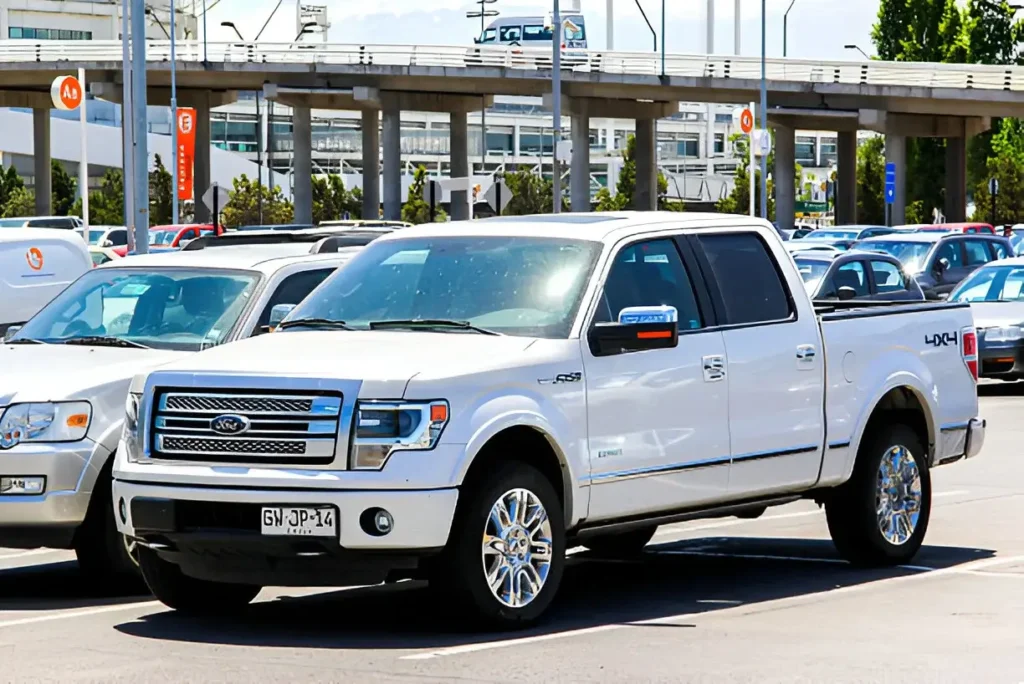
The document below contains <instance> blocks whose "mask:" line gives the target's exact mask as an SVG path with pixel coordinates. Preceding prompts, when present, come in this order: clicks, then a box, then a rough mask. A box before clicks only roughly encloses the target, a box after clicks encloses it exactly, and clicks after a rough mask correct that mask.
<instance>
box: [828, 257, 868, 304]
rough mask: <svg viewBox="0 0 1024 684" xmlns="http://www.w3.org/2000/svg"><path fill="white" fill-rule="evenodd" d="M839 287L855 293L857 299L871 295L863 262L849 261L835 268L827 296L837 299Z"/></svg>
mask: <svg viewBox="0 0 1024 684" xmlns="http://www.w3.org/2000/svg"><path fill="white" fill-rule="evenodd" d="M841 287H849V288H852V289H853V291H854V292H856V293H857V294H856V296H857V297H868V296H870V295H871V289H870V287H869V286H868V278H867V274H866V273H865V272H864V264H863V262H860V261H850V262H848V263H845V264H843V265H842V266H840V267H839V268H837V269H836V272H835V274H833V276H832V292H830V293H828V295H827V296H829V297H838V296H839V288H841Z"/></svg>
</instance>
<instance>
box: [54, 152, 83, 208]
mask: <svg viewBox="0 0 1024 684" xmlns="http://www.w3.org/2000/svg"><path fill="white" fill-rule="evenodd" d="M50 183H51V185H50V190H51V193H50V201H51V211H52V212H53V215H54V216H67V215H68V212H70V211H71V207H72V206H74V204H75V193H76V189H75V188H76V186H77V183H76V182H75V179H74V178H72V177H71V176H70V175H68V172H67V171H66V170H65V169H64V165H63V164H61V163H60V162H59V161H57V160H56V159H51V160H50Z"/></svg>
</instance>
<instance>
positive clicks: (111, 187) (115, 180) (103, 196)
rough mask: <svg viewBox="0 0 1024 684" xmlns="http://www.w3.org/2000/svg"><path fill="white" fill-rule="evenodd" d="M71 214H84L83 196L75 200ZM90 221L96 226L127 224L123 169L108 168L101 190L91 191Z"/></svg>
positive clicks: (101, 182) (101, 183)
mask: <svg viewBox="0 0 1024 684" xmlns="http://www.w3.org/2000/svg"><path fill="white" fill-rule="evenodd" d="M71 214H72V215H74V216H81V215H82V200H81V198H79V199H78V200H76V201H75V204H74V206H73V207H72V208H71ZM89 223H91V224H92V225H96V226H123V225H125V220H124V175H123V174H122V173H121V169H107V172H106V173H104V174H103V180H101V181H100V187H99V190H94V191H93V192H90V193H89Z"/></svg>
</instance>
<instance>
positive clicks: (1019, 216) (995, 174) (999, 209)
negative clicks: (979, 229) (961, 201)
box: [974, 119, 1024, 224]
mask: <svg viewBox="0 0 1024 684" xmlns="http://www.w3.org/2000/svg"><path fill="white" fill-rule="evenodd" d="M990 178H995V179H996V180H998V181H999V194H998V195H996V216H995V219H996V223H997V224H1003V223H1010V224H1013V223H1020V222H1022V220H1024V121H1021V120H1020V119H1003V120H1002V121H1001V122H1000V127H999V131H998V132H997V133H996V134H995V135H994V136H993V138H992V156H990V157H989V158H988V163H987V165H986V173H985V177H984V179H982V180H979V182H978V184H977V186H976V187H975V188H974V203H975V211H974V219H975V220H977V221H985V222H989V221H991V220H992V196H991V195H990V194H989V192H988V181H989V179H990Z"/></svg>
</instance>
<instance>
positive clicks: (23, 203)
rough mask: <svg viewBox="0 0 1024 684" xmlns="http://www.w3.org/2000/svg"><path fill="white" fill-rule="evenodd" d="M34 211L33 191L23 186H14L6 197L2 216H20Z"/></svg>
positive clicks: (34, 199) (34, 198) (29, 214)
mask: <svg viewBox="0 0 1024 684" xmlns="http://www.w3.org/2000/svg"><path fill="white" fill-rule="evenodd" d="M34 213H36V196H35V193H33V192H32V191H31V190H26V189H25V188H23V187H21V188H15V189H14V192H12V193H11V195H10V197H8V198H7V204H5V205H4V215H3V218H20V217H22V216H32V214H34Z"/></svg>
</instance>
